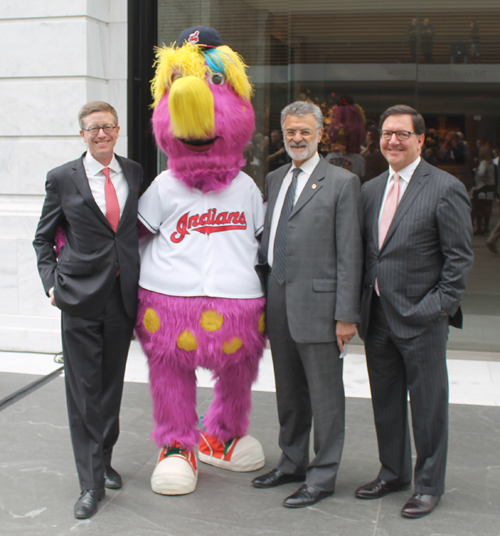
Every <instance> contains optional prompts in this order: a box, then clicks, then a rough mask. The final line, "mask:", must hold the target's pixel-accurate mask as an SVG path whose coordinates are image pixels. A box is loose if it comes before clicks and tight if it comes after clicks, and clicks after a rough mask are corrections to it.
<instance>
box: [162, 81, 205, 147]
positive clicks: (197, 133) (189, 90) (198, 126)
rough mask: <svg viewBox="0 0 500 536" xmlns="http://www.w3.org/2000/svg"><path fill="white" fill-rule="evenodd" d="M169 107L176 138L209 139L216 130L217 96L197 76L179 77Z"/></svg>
mask: <svg viewBox="0 0 500 536" xmlns="http://www.w3.org/2000/svg"><path fill="white" fill-rule="evenodd" d="M168 109H169V111H170V121H171V125H172V128H173V135H174V136H175V137H176V138H184V139H203V138H210V137H212V136H213V134H214V132H215V117H214V97H213V95H212V92H211V91H210V89H209V87H208V85H207V84H206V83H205V82H204V81H203V80H201V79H200V78H197V77H196V76H184V77H182V78H178V79H177V80H175V82H174V83H173V84H172V87H171V88H170V93H169V96H168Z"/></svg>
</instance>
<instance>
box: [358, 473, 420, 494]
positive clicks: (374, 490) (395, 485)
mask: <svg viewBox="0 0 500 536" xmlns="http://www.w3.org/2000/svg"><path fill="white" fill-rule="evenodd" d="M408 489H410V483H409V482H401V480H392V481H391V482H386V481H385V480H382V479H381V478H376V479H375V480H374V481H373V482H370V483H369V484H365V485H364V486H360V487H359V488H358V489H357V490H356V492H355V493H354V495H355V496H356V497H357V498H358V499H380V498H381V497H383V496H384V495H387V494H388V493H393V492H395V491H405V490H408Z"/></svg>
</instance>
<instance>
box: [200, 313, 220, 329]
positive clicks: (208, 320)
mask: <svg viewBox="0 0 500 536" xmlns="http://www.w3.org/2000/svg"><path fill="white" fill-rule="evenodd" d="M222 324H224V317H223V316H222V315H221V314H219V313H218V312H217V311H205V312H204V313H203V314H202V315H201V319H200V326H201V327H202V328H203V329H204V330H205V331H217V330H219V329H220V328H221V327H222Z"/></svg>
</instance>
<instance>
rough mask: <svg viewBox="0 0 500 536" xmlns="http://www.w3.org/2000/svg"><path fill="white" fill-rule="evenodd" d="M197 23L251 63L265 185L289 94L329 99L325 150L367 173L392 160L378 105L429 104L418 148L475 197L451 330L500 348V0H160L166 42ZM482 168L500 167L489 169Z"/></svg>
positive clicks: (252, 165)
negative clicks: (491, 238)
mask: <svg viewBox="0 0 500 536" xmlns="http://www.w3.org/2000/svg"><path fill="white" fill-rule="evenodd" d="M197 24H203V25H207V26H212V27H213V28H216V29H217V30H218V31H219V33H220V34H221V36H222V39H223V41H224V43H225V44H227V45H229V46H230V47H231V48H233V49H234V50H236V51H237V52H239V53H240V54H241V55H242V56H243V58H244V59H245V61H246V63H247V64H248V66H249V74H250V76H251V78H252V82H253V84H254V87H255V95H254V97H253V100H252V103H253V106H254V109H255V114H256V131H255V134H254V137H253V140H252V142H253V150H252V151H251V153H249V155H248V159H247V165H246V167H245V171H246V172H247V173H249V174H250V175H251V176H252V177H253V178H254V180H255V181H256V183H257V184H258V185H259V187H260V188H262V189H263V188H264V178H265V175H266V173H267V172H268V171H269V170H270V169H274V167H276V166H279V165H282V164H283V163H284V162H285V161H286V159H287V157H286V155H284V154H283V152H282V151H280V149H281V147H282V141H281V132H280V111H281V109H282V108H283V107H284V106H285V105H286V104H288V103H289V102H292V101H294V100H298V99H310V100H311V101H313V102H315V103H317V104H318V105H319V106H320V107H321V108H322V110H323V112H324V116H325V126H326V127H327V128H326V129H325V135H324V137H323V140H322V144H321V147H320V150H321V153H322V154H323V156H325V157H327V159H328V160H329V161H330V162H331V163H332V164H334V165H340V166H343V167H346V168H348V169H351V170H352V171H354V172H356V173H357V174H358V175H359V176H360V178H361V180H362V181H363V182H364V181H366V180H370V179H371V178H373V177H375V176H376V175H378V174H379V173H381V172H382V171H383V170H384V169H386V168H387V165H386V163H385V160H384V158H383V157H382V155H381V154H380V152H379V151H378V128H377V127H378V120H379V117H380V114H381V113H382V112H383V111H384V110H385V109H386V108H387V107H389V106H391V105H394V104H399V103H403V104H409V105H410V106H413V107H415V108H416V109H417V110H419V112H420V113H422V115H423V116H424V118H425V120H426V126H427V132H426V142H425V146H424V152H423V157H424V158H425V159H426V160H428V161H429V162H430V163H432V164H433V165H435V166H437V167H439V168H442V169H444V170H446V171H448V172H449V173H451V174H453V175H454V176H456V177H457V178H458V179H459V180H461V181H462V182H463V183H464V184H465V186H466V188H467V190H468V191H469V192H470V197H471V202H472V204H473V224H474V230H475V236H474V251H475V256H476V260H475V265H474V268H473V270H472V273H471V275H470V277H469V282H468V289H467V292H466V295H465V297H464V300H463V310H464V313H465V316H466V329H465V330H464V331H461V332H460V331H458V330H451V332H450V347H451V348H456V349H471V350H472V349H473V350H482V351H500V337H499V336H498V321H499V317H500V278H499V277H498V275H497V274H498V268H499V264H500V257H499V256H498V255H495V254H494V253H492V252H491V251H489V250H488V249H487V247H486V240H487V236H488V234H489V232H490V231H491V230H492V229H493V228H494V227H495V225H496V224H497V222H498V221H499V209H498V207H499V204H498V202H497V201H496V197H497V194H496V191H497V186H498V179H497V176H498V157H497V155H498V147H500V100H499V98H498V94H499V90H500V32H499V28H500V4H499V3H498V0H476V1H474V2H470V1H469V0H467V1H465V0H455V1H454V2H452V3H438V2H435V1H432V2H431V1H429V0H420V1H416V0H415V1H407V2H401V1H399V0H398V1H395V0H380V1H379V0H349V1H342V0H337V1H335V2H333V1H331V0H316V1H315V2H304V1H298V0H242V1H239V2H234V0H182V1H180V0H168V1H167V0H159V1H158V35H159V44H162V43H166V44H170V43H172V42H173V41H175V40H176V39H177V37H178V35H179V33H180V32H181V31H182V30H183V29H185V28H188V27H189V26H193V25H197ZM492 153H493V159H494V160H493V161H494V164H493V168H491V167H490V164H489V162H490V161H491V160H492V158H491V156H492ZM483 161H486V164H481V163H482V162H483ZM161 165H162V166H164V165H165V159H164V158H163V160H162V163H161ZM485 168H488V170H489V171H488V173H490V171H491V169H493V174H494V176H493V179H492V178H491V176H490V175H491V173H490V175H488V177H489V178H487V179H485V178H484V176H483V175H484V173H483V171H484V169H485ZM485 181H486V183H485ZM492 181H493V183H492ZM498 247H499V248H500V242H499V243H498Z"/></svg>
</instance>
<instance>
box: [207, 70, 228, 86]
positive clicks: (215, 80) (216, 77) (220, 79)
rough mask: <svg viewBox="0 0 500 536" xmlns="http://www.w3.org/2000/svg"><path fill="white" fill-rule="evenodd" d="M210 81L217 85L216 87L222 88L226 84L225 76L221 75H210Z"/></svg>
mask: <svg viewBox="0 0 500 536" xmlns="http://www.w3.org/2000/svg"><path fill="white" fill-rule="evenodd" d="M210 80H211V82H212V84H215V85H216V86H222V84H223V83H224V82H225V78H224V75H223V74H221V73H210Z"/></svg>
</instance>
